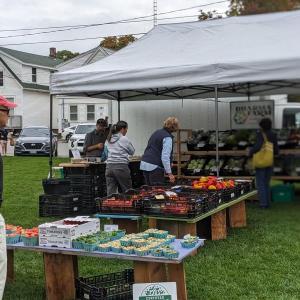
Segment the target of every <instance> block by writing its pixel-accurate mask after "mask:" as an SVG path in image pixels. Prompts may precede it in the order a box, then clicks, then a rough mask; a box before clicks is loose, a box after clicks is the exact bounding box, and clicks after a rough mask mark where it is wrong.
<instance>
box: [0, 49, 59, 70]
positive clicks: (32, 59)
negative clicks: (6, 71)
mask: <svg viewBox="0 0 300 300" xmlns="http://www.w3.org/2000/svg"><path fill="white" fill-rule="evenodd" d="M0 51H2V52H3V53H6V54H7V55H10V56H12V57H14V58H16V59H18V60H20V61H22V62H23V63H25V64H30V65H37V66H43V67H48V68H55V67H56V66H57V65H58V64H60V63H62V60H61V59H55V58H51V57H49V56H44V55H38V54H32V53H27V52H23V51H18V50H14V49H8V48H4V47H0Z"/></svg>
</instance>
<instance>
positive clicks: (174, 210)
mask: <svg viewBox="0 0 300 300" xmlns="http://www.w3.org/2000/svg"><path fill="white" fill-rule="evenodd" d="M209 201H210V199H209V197H208V194H206V195H204V194H202V195H200V194H191V193H187V194H185V193H181V194H179V195H178V196H177V197H175V198H172V197H168V196H164V199H160V197H155V196H148V197H144V199H143V210H144V213H145V214H147V215H151V216H162V215H164V216H174V217H179V218H180V217H181V218H194V217H196V216H198V215H200V214H203V213H205V212H207V211H208V205H209Z"/></svg>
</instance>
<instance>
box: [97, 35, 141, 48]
mask: <svg viewBox="0 0 300 300" xmlns="http://www.w3.org/2000/svg"><path fill="white" fill-rule="evenodd" d="M135 40H136V38H135V37H134V36H133V35H131V34H129V35H123V36H120V37H117V36H108V37H106V38H104V39H103V40H102V41H101V43H100V46H101V47H105V48H108V49H112V50H120V49H122V48H124V47H126V46H127V45H128V44H131V43H133V42H134V41H135Z"/></svg>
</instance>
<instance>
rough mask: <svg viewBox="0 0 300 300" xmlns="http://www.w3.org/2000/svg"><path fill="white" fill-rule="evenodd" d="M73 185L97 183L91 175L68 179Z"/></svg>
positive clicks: (75, 176)
mask: <svg viewBox="0 0 300 300" xmlns="http://www.w3.org/2000/svg"><path fill="white" fill-rule="evenodd" d="M67 178H68V179H69V180H70V181H71V184H73V185H74V184H79V185H92V184H94V182H95V180H94V179H95V177H94V176H91V175H72V176H69V177H67Z"/></svg>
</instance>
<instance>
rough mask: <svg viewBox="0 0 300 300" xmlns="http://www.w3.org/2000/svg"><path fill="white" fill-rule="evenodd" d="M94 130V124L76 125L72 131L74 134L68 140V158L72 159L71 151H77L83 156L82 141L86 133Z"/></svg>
mask: <svg viewBox="0 0 300 300" xmlns="http://www.w3.org/2000/svg"><path fill="white" fill-rule="evenodd" d="M94 129H96V125H95V123H83V124H78V125H77V126H76V129H75V131H74V134H73V135H72V136H71V138H70V139H69V143H68V146H69V157H73V154H72V150H76V149H77V150H79V152H80V154H83V146H84V140H85V136H86V134H87V133H89V132H91V131H93V130H94Z"/></svg>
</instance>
